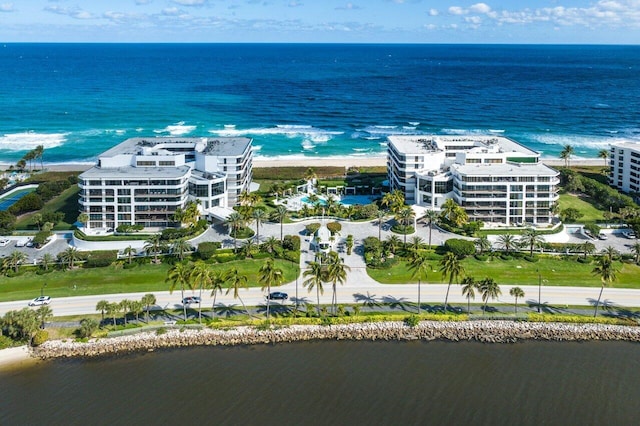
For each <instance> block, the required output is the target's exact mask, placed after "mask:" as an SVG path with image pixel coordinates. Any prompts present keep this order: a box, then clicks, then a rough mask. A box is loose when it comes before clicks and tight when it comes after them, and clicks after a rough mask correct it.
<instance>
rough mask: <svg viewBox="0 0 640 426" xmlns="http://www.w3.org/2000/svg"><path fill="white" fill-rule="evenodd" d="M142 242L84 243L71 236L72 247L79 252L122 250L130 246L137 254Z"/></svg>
mask: <svg viewBox="0 0 640 426" xmlns="http://www.w3.org/2000/svg"><path fill="white" fill-rule="evenodd" d="M144 243H145V242H144V240H130V241H85V240H81V239H78V238H76V236H75V235H74V236H73V239H72V245H73V246H74V247H76V248H77V249H78V250H80V251H92V250H124V249H126V248H127V247H129V246H131V247H132V248H134V249H136V250H137V251H138V252H140V251H141V250H143V248H144Z"/></svg>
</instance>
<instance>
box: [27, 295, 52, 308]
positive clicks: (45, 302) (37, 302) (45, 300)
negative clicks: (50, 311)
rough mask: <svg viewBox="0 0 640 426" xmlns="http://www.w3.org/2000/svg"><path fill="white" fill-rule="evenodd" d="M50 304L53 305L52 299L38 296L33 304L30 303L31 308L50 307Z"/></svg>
mask: <svg viewBox="0 0 640 426" xmlns="http://www.w3.org/2000/svg"><path fill="white" fill-rule="evenodd" d="M49 303H51V297H49V296H38V297H36V298H35V299H33V300H32V301H31V302H29V306H42V305H48V304H49Z"/></svg>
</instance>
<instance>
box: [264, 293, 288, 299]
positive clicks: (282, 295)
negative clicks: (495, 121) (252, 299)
mask: <svg viewBox="0 0 640 426" xmlns="http://www.w3.org/2000/svg"><path fill="white" fill-rule="evenodd" d="M288 298H289V295H288V294H287V293H283V292H281V291H274V292H272V293H269V295H268V296H267V299H269V300H287V299H288Z"/></svg>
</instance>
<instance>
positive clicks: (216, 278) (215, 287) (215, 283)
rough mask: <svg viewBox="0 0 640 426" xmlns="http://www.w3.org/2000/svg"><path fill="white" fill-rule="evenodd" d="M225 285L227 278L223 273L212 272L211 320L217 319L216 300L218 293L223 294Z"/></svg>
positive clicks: (210, 284)
mask: <svg viewBox="0 0 640 426" xmlns="http://www.w3.org/2000/svg"><path fill="white" fill-rule="evenodd" d="M224 283H225V276H224V274H223V273H222V272H219V271H212V274H211V281H210V283H209V286H210V287H209V288H210V289H211V295H212V296H213V304H212V305H211V318H212V319H213V318H215V317H216V298H217V296H218V292H220V293H222V285H223V284H224Z"/></svg>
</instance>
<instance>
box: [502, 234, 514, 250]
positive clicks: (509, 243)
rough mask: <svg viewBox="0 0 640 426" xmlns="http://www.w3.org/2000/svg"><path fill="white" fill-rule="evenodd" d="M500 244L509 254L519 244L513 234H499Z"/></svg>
mask: <svg viewBox="0 0 640 426" xmlns="http://www.w3.org/2000/svg"><path fill="white" fill-rule="evenodd" d="M498 244H499V245H500V247H501V248H502V250H504V251H505V252H507V254H509V253H510V252H511V251H512V250H513V249H515V247H516V245H517V241H516V237H515V236H514V235H512V234H503V235H500V236H498Z"/></svg>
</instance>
